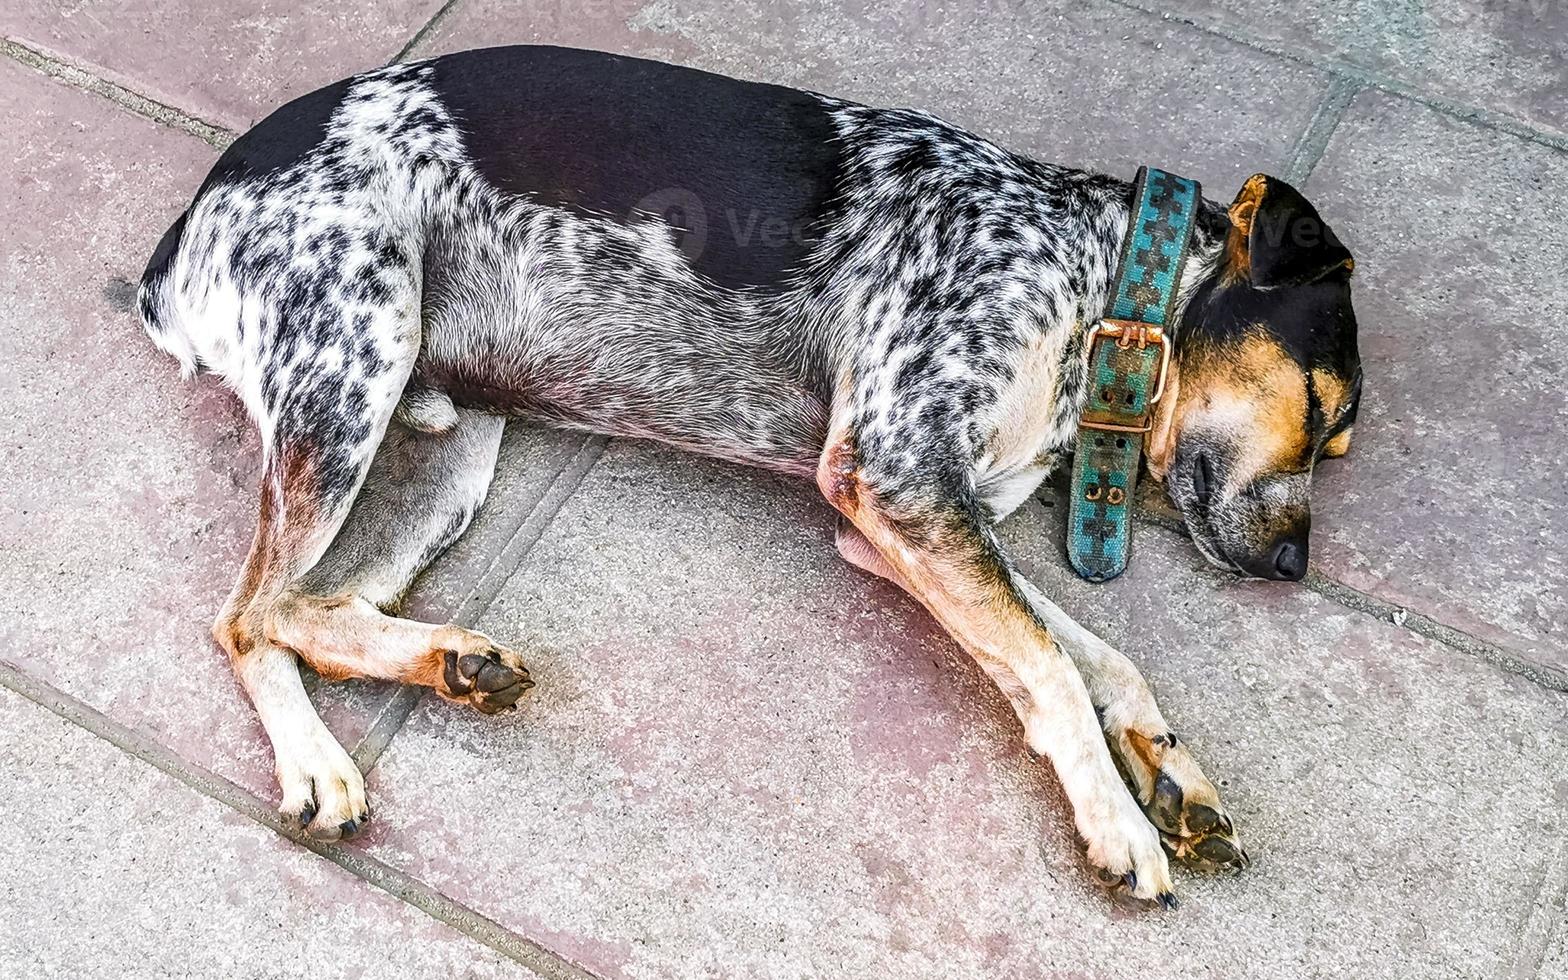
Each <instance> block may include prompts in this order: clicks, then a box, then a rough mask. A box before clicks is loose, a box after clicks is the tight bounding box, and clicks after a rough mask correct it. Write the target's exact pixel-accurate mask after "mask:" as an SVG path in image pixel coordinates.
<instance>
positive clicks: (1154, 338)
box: [1082, 317, 1171, 432]
mask: <svg viewBox="0 0 1568 980" xmlns="http://www.w3.org/2000/svg"><path fill="white" fill-rule="evenodd" d="M1109 339H1114V340H1115V341H1116V346H1117V347H1119V348H1121V349H1122V350H1130V349H1131V348H1132V346H1133V344H1137V345H1138V349H1139V350H1143V349H1144V348H1146V347H1148V346H1149V345H1150V344H1155V345H1157V346H1158V347H1159V348H1160V367H1159V373H1157V374H1156V375H1155V377H1154V394H1152V395H1150V396H1149V405H1148V408H1149V409H1150V411H1151V412H1152V411H1153V409H1154V406H1155V405H1158V404H1159V403H1160V399H1161V398H1164V397H1165V376H1166V375H1168V374H1169V373H1170V369H1171V344H1170V339H1169V338H1167V337H1166V336H1165V328H1164V327H1162V326H1160V325H1159V324H1156V323H1145V322H1144V321H1142V320H1118V319H1115V318H1114V317H1106V318H1105V319H1103V320H1101V321H1100V322H1099V323H1096V324H1095V325H1094V326H1092V327H1090V328H1089V337H1088V339H1087V341H1085V344H1084V346H1086V347H1087V348H1088V349H1089V359H1090V361H1091V362H1093V360H1094V345H1095V343H1096V342H1098V341H1100V340H1109ZM1082 424H1083V425H1086V426H1088V427H1089V428H1091V429H1107V430H1109V431H1111V432H1148V431H1149V427H1150V423H1149V421H1148V419H1147V418H1145V420H1144V424H1143V426H1142V427H1141V428H1140V427H1137V426H1125V425H1120V426H1119V425H1111V424H1109V423H1104V422H1098V423H1097V422H1084V423H1082Z"/></svg>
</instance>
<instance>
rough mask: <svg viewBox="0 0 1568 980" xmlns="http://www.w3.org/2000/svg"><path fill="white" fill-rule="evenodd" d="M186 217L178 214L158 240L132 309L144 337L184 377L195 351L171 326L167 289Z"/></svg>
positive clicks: (183, 334)
mask: <svg viewBox="0 0 1568 980" xmlns="http://www.w3.org/2000/svg"><path fill="white" fill-rule="evenodd" d="M189 216H190V212H189V211H186V212H184V213H182V214H181V215H180V216H179V217H178V218H176V219H175V220H174V224H172V225H170V226H169V230H168V231H166V232H164V233H163V237H162V238H160V239H158V247H157V248H154V249H153V250H152V258H150V259H148V260H147V271H145V272H143V273H142V282H141V287H140V288H139V289H138V290H137V291H136V308H137V310H138V311H139V312H140V313H141V316H142V325H143V326H144V327H145V328H146V330H147V336H149V337H151V338H152V342H153V343H154V344H157V345H158V348H159V349H160V350H162V351H164V352H165V353H167V354H169V355H170V356H172V357H173V358H174V359H175V360H177V361H179V362H180V372H181V373H182V374H184V375H185V376H186V377H189V376H191V375H192V374H195V373H196V367H197V363H198V362H197V357H196V350H195V347H194V346H193V345H192V344H191V339H190V337H189V336H188V335H187V334H186V332H185V330H183V329H182V328H181V325H180V324H179V323H177V322H175V321H176V319H177V317H176V315H175V311H174V304H173V303H172V302H171V301H170V296H169V286H170V281H171V280H172V279H173V269H174V259H175V255H176V254H177V253H178V252H179V250H180V241H181V239H182V238H184V236H185V220H186V218H188V217H189Z"/></svg>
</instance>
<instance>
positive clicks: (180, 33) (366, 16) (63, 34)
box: [0, 0, 441, 130]
mask: <svg viewBox="0 0 1568 980" xmlns="http://www.w3.org/2000/svg"><path fill="white" fill-rule="evenodd" d="M440 7H441V0H378V2H376V3H321V4H302V3H291V2H285V0H261V2H250V0H217V2H205V0H175V2H160V3H147V2H132V3H127V2H125V0H73V2H63V0H8V2H7V3H5V4H4V5H0V33H4V34H5V35H7V36H9V37H12V38H15V39H17V40H19V41H21V42H23V43H25V44H27V45H29V46H32V47H35V48H39V49H41V50H43V51H45V52H47V53H51V54H55V55H57V56H60V57H63V58H64V59H65V60H67V61H70V62H73V63H76V64H80V65H83V66H84V67H89V68H92V69H93V70H95V71H98V72H99V73H100V74H103V75H104V76H105V77H107V78H109V79H111V80H112V81H117V82H119V83H121V84H123V85H126V86H128V87H130V88H131V89H133V90H135V91H137V92H140V93H142V94H144V95H147V96H150V97H152V98H153V99H156V100H157V101H159V102H164V103H166V104H169V105H173V106H176V107H178V108H181V109H184V110H186V111H187V112H191V113H194V114H195V115H197V116H200V117H202V118H203V119H207V120H208V121H211V122H215V123H218V124H221V125H224V126H229V127H231V128H233V129H236V130H243V129H247V128H249V127H250V126H251V125H252V124H253V123H255V122H256V121H258V120H259V119H261V118H262V117H263V116H265V115H266V114H267V113H269V112H271V111H272V110H273V109H274V108H276V107H277V106H279V105H281V104H282V103H284V102H287V101H288V100H290V99H292V98H295V97H297V96H300V95H304V94H305V93H306V92H310V91H312V90H313V89H316V88H319V87H321V86H322V85H325V84H328V83H329V82H333V81H336V80H337V79H339V78H342V77H343V76H345V75H351V74H353V73H354V72H357V71H363V70H364V69H367V68H374V67H375V66H377V65H380V64H384V63H385V62H387V61H388V60H390V59H391V58H392V57H393V56H394V55H395V54H397V52H398V51H399V50H400V49H401V48H402V47H403V45H404V44H405V43H407V42H408V41H409V40H410V39H412V38H413V36H414V34H415V33H416V32H417V31H418V30H419V29H420V28H421V27H423V26H424V25H425V23H426V22H427V21H428V20H429V19H430V18H431V17H432V16H433V15H434V14H435V12H436V11H437V10H439V9H440Z"/></svg>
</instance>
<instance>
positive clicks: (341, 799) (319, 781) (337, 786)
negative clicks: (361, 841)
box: [277, 736, 370, 840]
mask: <svg viewBox="0 0 1568 980" xmlns="http://www.w3.org/2000/svg"><path fill="white" fill-rule="evenodd" d="M277 774H278V784H279V785H280V786H281V787H282V789H283V802H282V803H281V804H279V806H278V812H279V814H280V815H281V816H282V817H283V822H284V823H285V824H286V825H287V826H288V827H289V828H290V829H297V830H302V831H304V832H305V834H306V835H308V836H310V837H312V838H314V839H316V840H341V839H344V838H347V837H352V836H354V835H355V834H356V833H358V832H359V831H360V830H361V829H362V828H363V827H364V826H365V824H366V823H368V822H369V821H370V804H369V803H368V802H366V799H365V777H364V776H363V775H361V774H360V771H359V767H358V766H356V765H355V764H354V760H353V759H351V758H349V755H348V753H347V752H345V751H344V750H343V747H342V746H341V745H339V744H338V743H337V742H336V741H333V740H332V738H331V737H330V736H325V737H323V738H320V739H312V740H311V741H310V742H308V743H306V744H304V745H302V746H299V747H297V748H293V749H290V750H287V751H281V752H279V753H278V757H277Z"/></svg>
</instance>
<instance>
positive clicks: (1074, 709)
mask: <svg viewBox="0 0 1568 980" xmlns="http://www.w3.org/2000/svg"><path fill="white" fill-rule="evenodd" d="M817 482H818V485H819V486H820V487H821V489H822V491H823V494H824V495H825V496H826V497H827V498H828V500H829V501H830V502H831V503H832V504H833V505H834V506H835V507H836V508H837V509H838V510H839V512H840V513H842V514H843V515H844V516H845V517H847V518H849V520H850V521H851V522H853V524H854V526H855V529H856V530H857V531H859V532H860V534H861V535H863V536H864V537H865V539H866V540H867V541H868V542H870V544H871V546H872V547H873V548H874V549H875V550H876V552H877V553H878V554H879V555H880V556H881V558H882V560H883V561H884V562H886V565H887V567H888V568H889V569H890V570H892V571H893V572H894V573H896V575H897V576H898V580H901V582H902V583H903V585H904V587H905V588H906V589H907V590H908V591H909V592H910V594H911V595H913V596H915V597H916V598H917V599H919V600H920V602H921V603H922V604H923V605H925V607H926V608H927V609H928V610H930V612H931V613H932V615H934V616H935V617H936V618H937V620H938V621H939V622H940V623H941V624H942V626H943V627H944V628H945V629H946V630H947V631H948V632H949V633H950V634H951V635H952V636H953V638H954V639H955V640H957V641H958V643H959V644H960V645H961V646H963V647H964V649H965V650H966V651H968V652H969V654H970V655H971V656H972V657H974V658H975V660H976V661H977V662H978V663H979V664H980V666H981V668H982V669H984V670H985V671H986V673H987V674H989V675H990V676H991V677H992V679H993V680H995V681H996V683H997V685H998V686H999V687H1000V688H1001V689H1002V691H1003V693H1004V694H1006V695H1007V697H1008V699H1009V700H1010V701H1011V702H1012V704H1013V706H1014V709H1015V710H1016V711H1017V713H1018V716H1019V719H1020V720H1021V721H1022V722H1023V726H1024V736H1025V738H1026V739H1027V740H1028V743H1029V746H1030V747H1031V748H1032V749H1034V750H1035V751H1036V752H1038V753H1039V754H1041V755H1043V756H1045V757H1046V758H1048V759H1049V760H1050V761H1051V764H1052V766H1053V767H1054V768H1055V770H1056V772H1057V775H1058V777H1059V778H1060V779H1061V782H1062V788H1063V790H1064V791H1065V792H1066V794H1067V798H1068V800H1069V801H1070V802H1071V803H1072V806H1073V818H1074V822H1075V824H1076V826H1077V828H1078V832H1079V834H1080V835H1081V836H1082V837H1083V839H1084V841H1085V843H1086V845H1087V851H1088V858H1089V861H1090V862H1091V863H1092V864H1093V865H1094V866H1095V867H1096V868H1097V869H1098V871H1099V872H1100V873H1101V875H1102V878H1103V879H1104V880H1106V881H1107V882H1108V883H1114V887H1116V888H1117V889H1119V890H1122V891H1124V892H1126V893H1127V894H1129V895H1131V896H1132V897H1135V898H1138V899H1142V900H1149V901H1153V900H1156V899H1157V900H1160V901H1161V902H1162V903H1165V904H1174V898H1173V896H1172V895H1171V887H1172V886H1171V879H1170V870H1169V867H1168V866H1167V863H1166V859H1165V854H1164V851H1163V850H1162V849H1161V846H1160V838H1159V835H1158V833H1157V832H1156V831H1155V829H1154V827H1153V826H1152V825H1151V824H1150V823H1149V821H1148V820H1147V819H1146V818H1145V817H1144V815H1143V812H1142V811H1141V810H1140V809H1139V807H1138V804H1137V802H1136V801H1135V800H1134V799H1133V798H1132V796H1131V795H1129V793H1128V791H1127V787H1126V786H1125V785H1124V784H1123V782H1122V779H1121V777H1120V775H1119V774H1118V773H1117V770H1116V765H1115V763H1114V762H1113V761H1112V759H1111V754H1110V751H1109V749H1108V748H1107V746H1106V742H1105V738H1104V737H1103V735H1102V734H1101V731H1100V726H1099V722H1098V720H1097V719H1096V717H1095V713H1094V707H1093V705H1092V704H1091V702H1090V700H1089V693H1088V691H1087V690H1086V689H1085V687H1084V683H1083V680H1082V678H1080V677H1079V675H1078V671H1077V670H1076V668H1075V667H1074V666H1073V663H1072V661H1071V660H1070V659H1069V658H1068V657H1067V655H1066V654H1065V653H1064V652H1063V650H1062V649H1061V647H1060V646H1058V645H1057V643H1056V642H1055V641H1054V640H1053V639H1052V637H1051V634H1050V633H1049V631H1048V630H1047V629H1046V628H1045V625H1044V624H1043V623H1042V622H1041V621H1040V620H1039V619H1038V618H1037V617H1036V616H1035V615H1034V613H1033V611H1032V610H1031V609H1030V607H1029V605H1028V603H1027V601H1026V600H1025V599H1024V597H1023V596H1022V595H1020V594H1019V592H1018V590H1017V589H1016V587H1015V586H1014V584H1013V581H1012V577H1011V574H1010V572H1009V571H1008V568H1007V565H1006V563H1005V560H1004V559H1003V558H1002V556H1001V554H1000V552H999V550H998V548H997V545H996V541H995V538H994V536H993V535H992V534H991V531H990V528H989V527H987V526H985V524H984V523H983V521H982V520H981V519H980V516H979V515H978V514H977V513H965V512H964V509H963V507H962V506H961V505H957V504H953V505H951V506H944V505H943V504H942V503H940V497H939V495H936V494H926V495H923V496H922V495H916V496H922V499H924V500H926V501H928V503H926V504H923V505H915V506H911V505H909V504H907V503H905V504H901V505H900V507H899V513H896V514H895V513H892V512H891V511H892V508H891V507H889V506H888V504H887V502H886V501H885V500H884V499H882V496H881V494H880V493H879V490H878V487H877V486H876V484H875V481H874V478H873V477H871V476H870V475H868V473H867V472H866V471H864V470H863V469H862V467H861V463H860V461H859V460H858V459H857V458H856V455H855V449H854V447H853V442H852V440H851V439H850V438H846V437H841V438H839V439H837V440H835V441H832V442H830V443H829V447H828V449H827V451H826V452H825V453H824V454H823V457H822V464H821V466H820V467H819V469H818V475H817ZM905 496H906V497H908V496H910V495H909V494H905ZM949 503H950V502H949Z"/></svg>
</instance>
